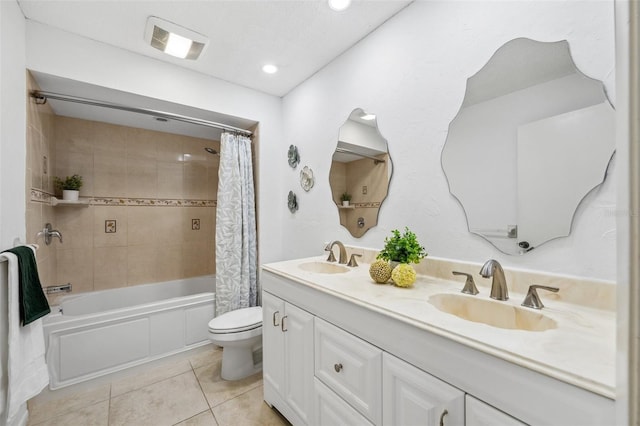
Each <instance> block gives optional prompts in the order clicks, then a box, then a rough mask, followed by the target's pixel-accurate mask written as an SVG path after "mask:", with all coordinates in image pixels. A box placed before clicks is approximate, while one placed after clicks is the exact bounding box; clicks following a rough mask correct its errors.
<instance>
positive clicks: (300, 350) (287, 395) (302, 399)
mask: <svg viewBox="0 0 640 426" xmlns="http://www.w3.org/2000/svg"><path fill="white" fill-rule="evenodd" d="M281 330H282V334H283V335H284V370H285V374H284V380H285V386H284V392H283V394H282V395H283V396H284V399H285V402H286V403H287V404H288V405H289V407H290V408H291V409H292V410H293V411H295V413H296V414H297V415H298V416H299V417H300V419H302V421H303V422H304V423H307V424H308V423H309V420H310V416H311V414H312V413H311V411H312V408H313V406H312V404H313V315H311V314H310V313H308V312H306V311H303V310H302V309H300V308H298V307H296V306H293V305H290V304H288V303H285V315H284V316H283V317H282V325H281Z"/></svg>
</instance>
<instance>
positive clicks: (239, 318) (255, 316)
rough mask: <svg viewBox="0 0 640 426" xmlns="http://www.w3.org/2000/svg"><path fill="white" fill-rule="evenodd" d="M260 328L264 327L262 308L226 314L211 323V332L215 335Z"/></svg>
mask: <svg viewBox="0 0 640 426" xmlns="http://www.w3.org/2000/svg"><path fill="white" fill-rule="evenodd" d="M259 327H262V307H261V306H254V307H251V308H242V309H237V310H235V311H231V312H226V313H224V314H222V315H220V316H219V317H215V318H214V319H212V320H211V321H209V332H210V333H215V334H229V333H241V332H243V331H249V330H254V329H256V328H259Z"/></svg>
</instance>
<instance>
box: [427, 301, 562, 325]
mask: <svg viewBox="0 0 640 426" xmlns="http://www.w3.org/2000/svg"><path fill="white" fill-rule="evenodd" d="M429 303H431V304H432V305H433V306H435V307H436V308H438V309H439V310H441V311H442V312H446V313H448V314H451V315H455V316H457V317H459V318H462V319H464V320H467V321H473V322H480V323H483V324H487V325H490V326H492V327H498V328H506V329H510V330H524V331H545V330H550V329H553V328H557V327H558V324H557V323H556V322H555V321H554V320H553V319H551V318H549V317H547V316H545V315H544V314H542V313H539V312H533V311H529V310H527V309H524V308H520V307H517V306H513V305H509V304H507V303H504V302H498V301H493V300H487V299H477V298H475V297H470V296H463V295H461V294H436V295H433V296H431V297H430V298H429Z"/></svg>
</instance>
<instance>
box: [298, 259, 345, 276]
mask: <svg viewBox="0 0 640 426" xmlns="http://www.w3.org/2000/svg"><path fill="white" fill-rule="evenodd" d="M298 268H300V269H302V270H303V271H307V272H315V273H317V274H344V273H345V272H349V268H347V267H346V266H343V265H338V264H335V263H325V262H307V263H301V264H300V265H298Z"/></svg>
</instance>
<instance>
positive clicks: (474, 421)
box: [465, 395, 553, 426]
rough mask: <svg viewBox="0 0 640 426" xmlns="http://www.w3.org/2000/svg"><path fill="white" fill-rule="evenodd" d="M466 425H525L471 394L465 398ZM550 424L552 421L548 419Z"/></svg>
mask: <svg viewBox="0 0 640 426" xmlns="http://www.w3.org/2000/svg"><path fill="white" fill-rule="evenodd" d="M465 405H466V417H467V421H466V426H525V423H522V422H520V421H518V420H516V419H514V418H513V417H511V416H510V415H508V414H506V413H503V412H502V411H500V410H498V409H496V408H494V407H492V406H490V405H489V404H485V403H484V402H482V401H479V400H477V399H476V398H474V397H472V396H471V395H467V396H466V398H465ZM549 423H550V424H553V422H552V421H551V420H550V421H549Z"/></svg>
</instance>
